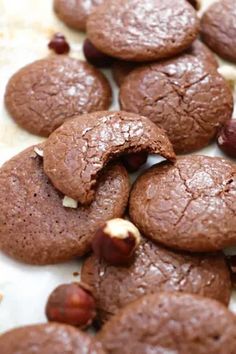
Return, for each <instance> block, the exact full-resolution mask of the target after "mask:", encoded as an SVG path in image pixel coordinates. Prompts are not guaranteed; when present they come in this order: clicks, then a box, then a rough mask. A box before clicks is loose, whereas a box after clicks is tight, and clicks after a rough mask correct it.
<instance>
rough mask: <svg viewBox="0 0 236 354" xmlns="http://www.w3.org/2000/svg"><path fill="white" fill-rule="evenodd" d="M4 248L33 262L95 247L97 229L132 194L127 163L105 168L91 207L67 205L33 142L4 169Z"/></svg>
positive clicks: (0, 234)
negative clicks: (92, 242) (47, 173)
mask: <svg viewBox="0 0 236 354" xmlns="http://www.w3.org/2000/svg"><path fill="white" fill-rule="evenodd" d="M0 185H1V188H0V205H1V213H0V248H1V250H2V251H4V252H5V253H7V254H8V255H10V256H12V257H13V258H16V259H18V260H20V261H24V262H27V263H32V264H50V263H56V262H62V261H65V260H68V259H71V258H73V257H79V256H82V255H84V254H85V253H87V252H88V251H89V250H90V243H91V240H92V237H93V234H94V232H95V231H96V230H97V228H99V227H100V226H101V225H102V224H103V223H104V222H105V221H107V220H110V219H112V218H115V217H121V216H122V215H123V213H124V211H125V208H126V205H127V200H128V196H129V178H128V175H127V172H126V170H125V169H124V167H123V166H122V165H119V164H116V165H114V166H110V167H108V168H107V170H104V171H103V173H102V175H101V176H100V181H99V184H98V188H97V190H96V195H95V200H94V202H93V203H92V204H91V205H90V206H89V207H83V206H78V207H77V208H75V209H73V208H66V207H63V197H64V196H63V195H62V194H61V193H60V192H58V191H57V190H56V189H55V188H54V187H53V186H52V184H51V183H50V182H49V180H48V178H47V177H46V175H45V174H44V172H43V161H42V157H40V156H38V155H37V154H36V153H35V151H34V148H33V147H31V148H29V149H27V150H25V151H23V152H22V153H20V154H19V155H17V156H15V157H14V158H13V159H11V160H10V161H8V162H6V163H5V164H4V165H3V167H2V168H1V169H0Z"/></svg>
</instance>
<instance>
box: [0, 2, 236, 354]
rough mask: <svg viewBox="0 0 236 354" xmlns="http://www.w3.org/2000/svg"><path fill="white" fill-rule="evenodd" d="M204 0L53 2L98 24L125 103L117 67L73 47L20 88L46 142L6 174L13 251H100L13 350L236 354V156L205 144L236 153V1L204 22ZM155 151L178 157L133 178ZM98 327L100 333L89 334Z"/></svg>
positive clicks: (44, 258)
mask: <svg viewBox="0 0 236 354" xmlns="http://www.w3.org/2000/svg"><path fill="white" fill-rule="evenodd" d="M199 6H200V3H199V2H198V1H189V2H188V1H187V0H178V1H173V0H104V1H103V0H96V1H95V0H94V1H86V0H77V1H76V0H74V1H65V0H55V1H54V10H55V12H56V14H57V15H58V17H59V18H60V19H61V20H62V21H63V22H65V23H66V24H67V25H68V26H70V27H72V28H74V29H77V30H82V31H84V30H86V31H87V37H88V39H87V40H86V43H87V47H86V46H85V48H90V49H89V50H90V52H89V53H88V52H86V50H85V54H86V55H87V56H88V57H90V62H93V63H94V64H95V65H96V64H97V65H96V66H99V67H100V66H107V65H108V63H109V65H111V71H112V74H113V77H114V80H115V82H116V83H117V86H118V87H119V90H120V91H119V103H120V111H116V112H112V111H109V110H108V109H109V107H110V104H111V100H112V89H111V86H110V84H109V81H108V80H107V78H106V77H105V76H104V74H103V73H102V72H101V71H100V70H99V69H98V68H95V67H94V66H93V65H91V63H87V62H84V61H79V60H77V59H72V58H70V57H69V56H67V55H62V56H61V55H51V56H49V57H47V58H44V59H40V60H38V61H36V62H34V63H32V64H29V65H28V66H26V67H24V68H22V69H21V70H20V71H18V72H17V73H16V74H14V75H13V77H12V78H11V79H10V81H9V83H8V85H7V88H6V93H5V104H6V107H7V110H8V112H9V113H10V115H11V116H12V118H13V119H14V120H15V121H16V122H17V123H18V124H19V125H20V126H21V127H23V128H24V129H26V130H27V131H29V132H30V133H33V134H37V135H40V136H44V137H45V138H46V139H45V141H44V142H43V143H41V144H39V145H36V146H32V147H29V148H28V149H26V150H25V151H23V152H21V153H20V154H18V155H17V156H15V157H13V158H12V159H11V160H10V161H8V162H6V163H5V164H4V165H3V166H2V167H1V169H0V186H1V188H0V204H1V213H0V248H1V250H2V251H3V252H4V253H6V254H7V255H9V256H10V257H13V258H14V259H16V260H18V261H20V262H25V263H28V264H32V265H33V264H36V265H46V264H56V263H59V262H64V261H68V260H71V259H74V258H77V257H85V258H84V261H83V266H82V270H81V283H80V284H79V283H78V284H67V285H62V286H61V287H59V288H57V289H55V291H54V292H53V293H52V295H51V296H50V298H49V300H48V303H47V306H46V314H47V317H48V319H49V321H50V323H48V324H41V325H35V326H29V327H22V328H19V329H15V330H13V331H10V332H8V333H5V334H3V335H2V336H1V337H0V352H1V353H4V354H18V353H24V354H34V353H45V354H49V353H50V354H59V353H63V354H64V353H65V354H82V353H83V354H134V353H136V354H167V353H175V354H190V353H191V354H234V353H235V347H236V317H235V315H234V314H233V313H231V312H230V311H229V310H228V309H227V307H228V305H229V301H230V296H231V292H232V281H231V278H232V277H231V275H232V274H231V269H230V266H229V262H227V259H226V257H225V255H224V253H223V250H224V249H225V248H227V247H231V246H236V164H235V162H234V161H231V160H230V159H227V158H220V157H209V156H203V155H200V154H194V155H190V153H192V152H196V151H197V150H199V149H201V148H203V147H206V146H208V145H209V144H210V143H211V142H212V141H214V140H215V139H216V138H217V137H218V141H219V145H220V146H221V145H222V146H223V148H225V147H227V149H226V148H225V150H224V151H226V150H227V151H229V152H230V153H229V155H230V156H231V157H236V155H235V151H236V148H235V142H236V125H235V122H234V120H232V119H231V118H232V114H233V92H232V87H231V86H230V85H229V83H228V82H227V81H226V80H225V79H224V77H222V76H221V74H220V73H219V72H218V62H217V60H216V57H215V56H214V54H213V53H212V52H211V50H214V51H215V52H216V53H217V54H218V55H220V56H222V57H223V58H226V59H228V60H231V61H235V62H236V53H235V46H234V41H235V38H236V36H234V34H235V33H234V32H235V26H234V25H233V21H235V23H236V3H234V0H222V1H219V2H217V3H216V4H213V5H212V6H211V7H210V8H209V9H208V10H207V12H206V13H205V14H204V15H203V17H202V20H201V21H200V19H199V17H198V14H197V11H196V9H198V8H199ZM222 14H224V16H225V17H224V18H225V22H224V21H222V19H221V17H220V16H223V15H222ZM226 19H228V21H227V20H226ZM200 33H202V39H203V40H204V41H205V43H206V44H207V45H208V46H209V47H210V48H211V50H210V49H209V48H208V47H207V46H206V45H205V44H203V42H202V41H201V40H200V39H199V38H200ZM88 43H89V47H88ZM103 63H104V65H102V64H103ZM233 127H235V128H233ZM221 129H223V130H222V131H221ZM222 132H223V133H222ZM222 134H223V136H224V139H223V138H222ZM222 139H223V142H222ZM148 154H152V155H159V156H161V157H162V159H163V161H162V162H160V163H157V164H155V165H154V166H152V167H151V168H146V169H145V167H147V165H146V166H144V168H143V171H142V174H141V175H139V176H138V177H137V175H136V177H137V179H136V181H135V183H134V184H133V185H131V181H130V176H129V174H128V172H138V171H139V170H140V168H141V166H142V165H143V164H145V162H146V160H147V157H148ZM179 154H189V155H185V156H176V155H179ZM59 322H60V323H61V324H59ZM92 324H95V325H96V332H97V333H96V334H95V336H94V337H93V336H92V335H89V334H85V333H84V332H83V331H82V330H84V329H86V328H88V327H89V326H90V325H92ZM74 327H77V328H74ZM78 328H80V329H78Z"/></svg>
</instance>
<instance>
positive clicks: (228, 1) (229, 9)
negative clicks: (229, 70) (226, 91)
mask: <svg viewBox="0 0 236 354" xmlns="http://www.w3.org/2000/svg"><path fill="white" fill-rule="evenodd" d="M235 23H236V3H235V0H221V1H217V2H214V3H213V4H212V5H211V6H210V7H209V8H208V9H207V10H206V12H205V14H204V15H203V17H202V20H201V35H202V39H203V40H204V42H205V43H206V44H207V45H208V46H209V47H210V48H211V49H212V50H214V52H216V53H217V54H218V55H219V56H221V57H222V58H225V59H228V60H231V61H233V62H235V63H236V26H235Z"/></svg>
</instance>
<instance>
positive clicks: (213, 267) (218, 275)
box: [81, 240, 231, 322]
mask: <svg viewBox="0 0 236 354" xmlns="http://www.w3.org/2000/svg"><path fill="white" fill-rule="evenodd" d="M81 280H82V282H84V283H85V284H88V285H89V286H90V287H91V289H92V293H93V295H94V298H95V299H96V304H97V310H98V315H99V320H100V321H101V322H105V321H107V320H108V319H109V318H110V317H111V316H113V315H114V314H116V313H117V312H118V311H119V309H120V308H122V307H124V306H125V305H127V304H129V303H130V302H132V301H134V300H136V299H138V298H139V297H141V296H142V295H145V294H149V293H155V292H160V291H167V292H174V291H179V292H185V293H192V294H199V295H202V296H206V297H210V298H214V299H216V300H219V301H221V302H223V303H224V304H226V305H227V304H228V303H229V299H230V295H231V281H230V274H229V269H228V266H227V264H226V262H225V259H224V256H223V254H221V253H219V254H216V253H214V254H212V255H206V254H204V255H202V254H194V255H190V254H187V253H179V252H175V253H174V252H172V251H170V250H168V249H166V248H164V247H162V246H159V245H156V244H154V243H153V242H151V241H145V240H143V241H142V243H141V244H140V246H139V248H138V249H137V251H136V256H135V259H134V262H132V263H131V264H130V265H129V266H127V267H114V266H111V265H108V264H107V263H105V262H103V261H102V260H99V259H98V258H97V257H96V256H95V255H92V256H90V257H89V258H87V259H86V260H85V263H84V264H83V267H82V271H81Z"/></svg>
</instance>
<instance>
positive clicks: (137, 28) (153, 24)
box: [87, 0, 199, 62]
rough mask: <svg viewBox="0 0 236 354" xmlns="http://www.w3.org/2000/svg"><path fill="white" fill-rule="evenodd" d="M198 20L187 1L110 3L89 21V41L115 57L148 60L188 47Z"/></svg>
mask: <svg viewBox="0 0 236 354" xmlns="http://www.w3.org/2000/svg"><path fill="white" fill-rule="evenodd" d="M198 31H199V21H198V18H197V15H196V12H195V10H194V9H193V7H192V6H191V5H190V4H188V3H187V1H186V0H178V1H177V2H176V1H175V2H173V1H172V0H165V1H164V2H163V0H110V1H109V5H108V4H107V3H106V2H105V3H104V4H103V5H101V6H99V7H98V8H97V10H96V11H94V12H93V13H92V14H91V15H90V16H89V18H88V21H87V32H88V37H89V39H90V41H91V42H92V43H93V44H94V46H95V47H97V48H98V49H99V50H101V51H102V52H104V53H106V54H108V55H111V56H113V57H115V58H119V59H124V60H132V61H141V62H142V61H149V60H157V59H160V58H167V57H171V56H174V55H175V54H178V53H181V52H182V51H183V50H185V49H186V48H188V47H189V46H190V45H191V43H192V42H193V41H194V39H195V38H196V37H197V34H198Z"/></svg>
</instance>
